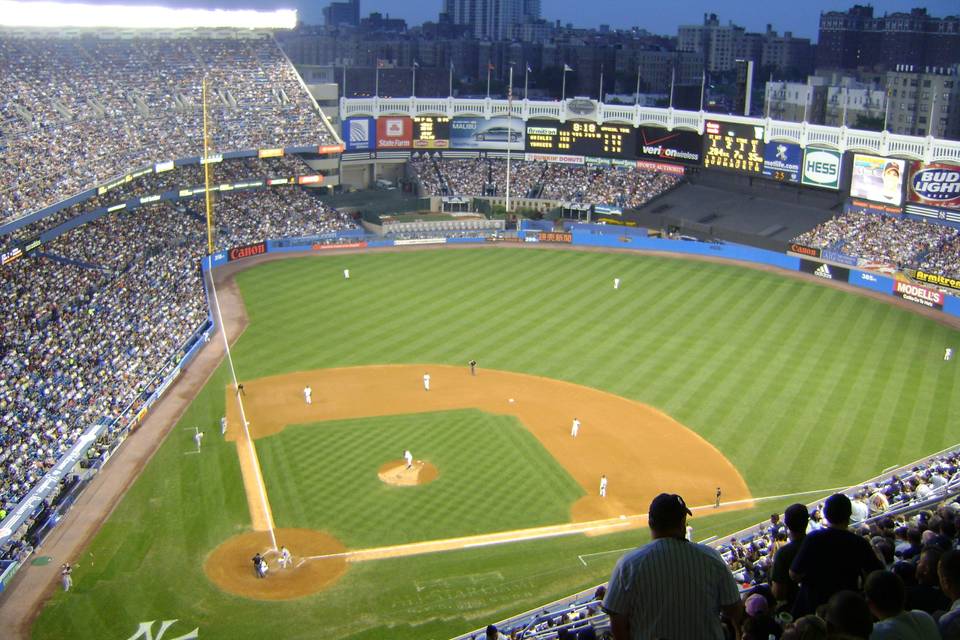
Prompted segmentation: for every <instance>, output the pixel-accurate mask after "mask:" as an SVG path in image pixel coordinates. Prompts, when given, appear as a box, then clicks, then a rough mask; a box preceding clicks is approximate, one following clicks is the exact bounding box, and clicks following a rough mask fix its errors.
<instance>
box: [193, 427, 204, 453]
mask: <svg viewBox="0 0 960 640" xmlns="http://www.w3.org/2000/svg"><path fill="white" fill-rule="evenodd" d="M193 441H194V442H196V443H197V453H200V443H201V442H203V431H200V430H199V429H197V432H196V433H195V434H193Z"/></svg>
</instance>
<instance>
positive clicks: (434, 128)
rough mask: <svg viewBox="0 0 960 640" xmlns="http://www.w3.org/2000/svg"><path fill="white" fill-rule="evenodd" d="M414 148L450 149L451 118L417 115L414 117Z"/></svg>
mask: <svg viewBox="0 0 960 640" xmlns="http://www.w3.org/2000/svg"><path fill="white" fill-rule="evenodd" d="M413 148H414V149H449V148H450V118H447V117H446V116H417V117H416V118H414V119H413Z"/></svg>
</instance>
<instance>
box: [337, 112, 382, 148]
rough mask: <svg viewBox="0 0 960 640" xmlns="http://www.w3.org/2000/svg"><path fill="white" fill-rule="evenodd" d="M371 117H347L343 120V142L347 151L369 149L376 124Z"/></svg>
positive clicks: (371, 146) (372, 143)
mask: <svg viewBox="0 0 960 640" xmlns="http://www.w3.org/2000/svg"><path fill="white" fill-rule="evenodd" d="M374 122H375V121H374V119H373V118H347V119H346V120H344V121H343V125H342V126H343V134H342V137H343V142H344V144H346V145H347V151H371V150H373V148H374V137H373V135H374V132H375V131H376V125H375V124H374Z"/></svg>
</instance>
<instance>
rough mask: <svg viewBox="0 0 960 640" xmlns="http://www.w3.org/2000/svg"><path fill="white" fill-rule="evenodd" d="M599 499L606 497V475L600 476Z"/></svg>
mask: <svg viewBox="0 0 960 640" xmlns="http://www.w3.org/2000/svg"><path fill="white" fill-rule="evenodd" d="M600 497H601V498H606V497H607V476H606V475H602V476H600Z"/></svg>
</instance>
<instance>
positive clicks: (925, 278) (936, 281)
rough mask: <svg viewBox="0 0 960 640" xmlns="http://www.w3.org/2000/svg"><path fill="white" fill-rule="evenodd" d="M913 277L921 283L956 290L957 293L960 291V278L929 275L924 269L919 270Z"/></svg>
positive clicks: (936, 274) (935, 274)
mask: <svg viewBox="0 0 960 640" xmlns="http://www.w3.org/2000/svg"><path fill="white" fill-rule="evenodd" d="M913 277H914V278H916V279H917V280H918V281H920V282H925V283H927V284H932V285H935V286H938V287H947V288H950V289H955V290H957V291H960V278H951V277H949V276H944V275H941V274H939V273H928V272H926V271H924V270H923V269H917V271H916V273H915V274H914V276H913Z"/></svg>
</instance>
